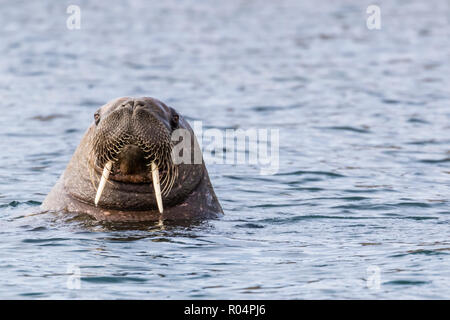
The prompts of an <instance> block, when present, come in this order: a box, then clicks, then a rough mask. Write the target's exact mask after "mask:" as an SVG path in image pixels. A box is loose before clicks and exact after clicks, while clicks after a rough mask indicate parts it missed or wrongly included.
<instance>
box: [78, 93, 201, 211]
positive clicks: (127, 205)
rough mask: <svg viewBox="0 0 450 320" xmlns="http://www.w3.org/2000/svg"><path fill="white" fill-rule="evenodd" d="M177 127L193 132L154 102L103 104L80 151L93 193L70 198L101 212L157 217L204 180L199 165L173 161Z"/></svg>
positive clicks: (134, 100)
mask: <svg viewBox="0 0 450 320" xmlns="http://www.w3.org/2000/svg"><path fill="white" fill-rule="evenodd" d="M177 129H186V130H189V131H191V132H192V129H191V128H190V126H189V124H188V123H187V122H186V121H185V120H184V119H183V117H182V116H180V115H179V114H178V113H177V112H176V111H175V110H174V109H173V108H171V107H168V106H166V105H165V104H164V103H162V102H161V101H159V100H156V99H154V98H148V97H144V98H128V97H126V98H119V99H116V100H113V101H111V102H109V103H107V104H106V105H104V106H102V107H101V108H100V109H98V110H97V111H96V112H95V114H94V123H93V124H92V126H91V127H90V128H89V130H88V133H87V136H88V137H89V138H88V139H87V148H88V150H85V151H87V159H86V164H85V165H86V166H87V171H88V177H89V180H90V181H91V182H92V186H93V189H92V190H95V191H94V192H92V193H91V194H90V195H89V194H87V193H86V192H85V189H86V188H83V189H81V188H72V190H70V191H71V192H72V195H73V196H74V197H75V198H77V199H79V200H81V201H83V202H88V203H94V204H95V206H97V205H98V206H101V207H102V208H110V209H116V210H122V211H132V210H154V209H158V210H159V212H160V213H162V212H163V210H164V206H165V205H168V206H170V205H174V204H176V203H177V202H179V201H180V200H182V199H183V197H185V196H186V195H188V194H189V193H190V192H191V190H192V189H194V188H195V186H196V185H197V184H198V182H199V181H200V180H201V178H202V176H203V169H202V164H176V163H175V162H174V161H173V154H172V151H173V148H174V145H176V144H177V143H178V142H177V141H172V133H173V132H174V131H175V130H177ZM192 135H193V134H192ZM193 138H194V139H195V137H194V136H193ZM83 150H84V148H83ZM83 153H84V152H83ZM72 181H73V179H72ZM73 184H74V183H73V182H72V183H71V185H73ZM81 190H82V191H81Z"/></svg>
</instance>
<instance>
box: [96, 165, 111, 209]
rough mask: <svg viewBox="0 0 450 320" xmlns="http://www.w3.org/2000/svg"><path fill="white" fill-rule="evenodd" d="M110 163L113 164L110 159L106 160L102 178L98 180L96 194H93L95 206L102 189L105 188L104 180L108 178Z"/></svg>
mask: <svg viewBox="0 0 450 320" xmlns="http://www.w3.org/2000/svg"><path fill="white" fill-rule="evenodd" d="M112 165H113V163H112V161H108V162H107V163H106V165H105V168H104V169H103V173H102V179H101V180H100V184H99V185H98V189H97V194H96V196H95V206H97V204H98V202H99V201H100V197H101V196H102V193H103V189H105V184H106V181H107V180H108V177H109V173H110V172H111V168H112Z"/></svg>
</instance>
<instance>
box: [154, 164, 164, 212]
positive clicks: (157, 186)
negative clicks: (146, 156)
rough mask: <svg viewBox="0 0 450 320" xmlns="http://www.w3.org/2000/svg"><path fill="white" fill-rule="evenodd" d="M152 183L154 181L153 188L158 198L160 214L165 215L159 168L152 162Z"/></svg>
mask: <svg viewBox="0 0 450 320" xmlns="http://www.w3.org/2000/svg"><path fill="white" fill-rule="evenodd" d="M152 181H153V188H154V189H155V197H156V202H157V204H158V209H159V213H163V203H162V197H161V185H160V182H159V171H158V166H157V165H156V163H155V162H152Z"/></svg>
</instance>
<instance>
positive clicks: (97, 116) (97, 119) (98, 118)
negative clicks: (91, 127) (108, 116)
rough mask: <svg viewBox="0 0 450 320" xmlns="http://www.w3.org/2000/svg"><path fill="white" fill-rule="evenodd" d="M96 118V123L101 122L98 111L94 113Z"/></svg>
mask: <svg viewBox="0 0 450 320" xmlns="http://www.w3.org/2000/svg"><path fill="white" fill-rule="evenodd" d="M94 120H95V125H98V123H99V122H100V114H99V113H98V112H96V113H95V114H94Z"/></svg>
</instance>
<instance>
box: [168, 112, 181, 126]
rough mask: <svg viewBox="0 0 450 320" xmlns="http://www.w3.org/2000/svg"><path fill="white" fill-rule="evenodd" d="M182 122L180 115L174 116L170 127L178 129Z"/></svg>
mask: <svg viewBox="0 0 450 320" xmlns="http://www.w3.org/2000/svg"><path fill="white" fill-rule="evenodd" d="M179 120H180V116H179V115H178V114H176V113H175V114H174V115H173V116H172V120H170V125H171V126H172V129H176V128H178V121H179Z"/></svg>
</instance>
